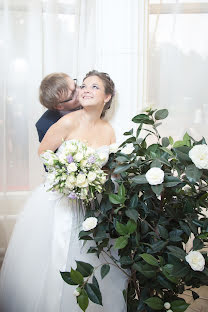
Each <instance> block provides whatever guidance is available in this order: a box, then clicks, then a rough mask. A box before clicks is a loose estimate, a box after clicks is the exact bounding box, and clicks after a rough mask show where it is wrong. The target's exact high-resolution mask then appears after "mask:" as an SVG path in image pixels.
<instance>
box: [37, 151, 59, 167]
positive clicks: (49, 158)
mask: <svg viewBox="0 0 208 312" xmlns="http://www.w3.org/2000/svg"><path fill="white" fill-rule="evenodd" d="M40 157H41V159H42V160H43V163H44V164H45V165H49V166H52V165H53V164H54V160H58V158H57V156H56V154H54V152H52V151H51V150H47V151H46V152H45V153H43V154H41V155H40Z"/></svg>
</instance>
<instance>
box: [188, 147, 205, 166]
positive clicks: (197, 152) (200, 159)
mask: <svg viewBox="0 0 208 312" xmlns="http://www.w3.org/2000/svg"><path fill="white" fill-rule="evenodd" d="M189 157H190V158H191V160H192V161H193V163H194V165H195V166H196V167H197V168H199V169H208V145H206V144H199V145H195V146H194V147H192V149H191V150H190V151H189Z"/></svg>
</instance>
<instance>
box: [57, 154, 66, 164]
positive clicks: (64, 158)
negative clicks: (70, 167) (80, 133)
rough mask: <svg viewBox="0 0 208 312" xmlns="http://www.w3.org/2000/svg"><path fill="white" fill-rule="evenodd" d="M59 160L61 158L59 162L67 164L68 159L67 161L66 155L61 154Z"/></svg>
mask: <svg viewBox="0 0 208 312" xmlns="http://www.w3.org/2000/svg"><path fill="white" fill-rule="evenodd" d="M58 158H59V161H60V162H61V163H62V164H65V163H67V159H66V154H65V153H61V154H59V156H58Z"/></svg>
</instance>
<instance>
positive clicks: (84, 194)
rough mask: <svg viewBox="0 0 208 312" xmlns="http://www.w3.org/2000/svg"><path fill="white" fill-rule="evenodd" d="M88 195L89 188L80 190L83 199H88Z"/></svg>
mask: <svg viewBox="0 0 208 312" xmlns="http://www.w3.org/2000/svg"><path fill="white" fill-rule="evenodd" d="M87 196H88V191H87V188H82V189H81V191H80V198H81V199H86V198H87Z"/></svg>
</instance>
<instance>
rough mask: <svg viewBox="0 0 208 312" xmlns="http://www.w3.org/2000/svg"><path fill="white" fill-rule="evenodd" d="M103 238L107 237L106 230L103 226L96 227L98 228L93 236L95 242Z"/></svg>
mask: <svg viewBox="0 0 208 312" xmlns="http://www.w3.org/2000/svg"><path fill="white" fill-rule="evenodd" d="M105 238H107V234H106V231H105V230H104V229H103V228H98V230H97V231H96V234H95V236H94V240H95V241H96V242H99V241H102V240H104V239H105Z"/></svg>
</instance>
